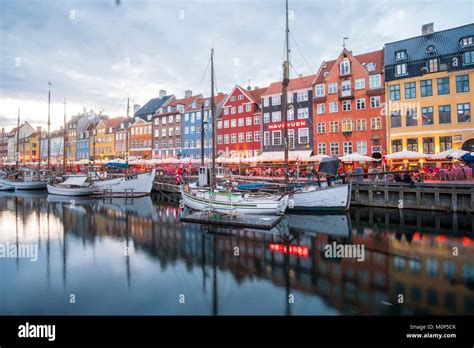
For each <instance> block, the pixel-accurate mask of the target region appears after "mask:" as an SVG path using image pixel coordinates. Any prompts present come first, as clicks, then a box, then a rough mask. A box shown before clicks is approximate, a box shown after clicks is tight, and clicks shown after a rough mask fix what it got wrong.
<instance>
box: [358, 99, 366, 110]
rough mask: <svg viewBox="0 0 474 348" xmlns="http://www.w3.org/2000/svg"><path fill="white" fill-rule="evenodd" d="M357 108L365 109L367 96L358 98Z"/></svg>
mask: <svg viewBox="0 0 474 348" xmlns="http://www.w3.org/2000/svg"><path fill="white" fill-rule="evenodd" d="M356 109H357V110H363V109H365V98H360V99H357V100H356Z"/></svg>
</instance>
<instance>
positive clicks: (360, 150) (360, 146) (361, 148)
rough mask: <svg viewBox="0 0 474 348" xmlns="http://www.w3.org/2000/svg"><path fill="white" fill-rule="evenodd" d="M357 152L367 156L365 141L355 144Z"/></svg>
mask: <svg viewBox="0 0 474 348" xmlns="http://www.w3.org/2000/svg"><path fill="white" fill-rule="evenodd" d="M357 152H358V153H361V154H363V155H367V141H364V140H359V141H358V142H357Z"/></svg>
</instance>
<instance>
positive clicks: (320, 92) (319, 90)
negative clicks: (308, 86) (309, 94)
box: [314, 83, 325, 97]
mask: <svg viewBox="0 0 474 348" xmlns="http://www.w3.org/2000/svg"><path fill="white" fill-rule="evenodd" d="M314 93H315V94H316V97H324V95H325V94H324V84H323V83H321V84H319V85H315V86H314Z"/></svg>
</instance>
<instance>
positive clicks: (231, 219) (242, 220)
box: [180, 212, 282, 230]
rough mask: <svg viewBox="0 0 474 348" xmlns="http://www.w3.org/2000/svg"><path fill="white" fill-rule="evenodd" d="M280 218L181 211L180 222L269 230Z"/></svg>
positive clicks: (278, 216)
mask: <svg viewBox="0 0 474 348" xmlns="http://www.w3.org/2000/svg"><path fill="white" fill-rule="evenodd" d="M281 219H282V216H280V215H275V216H274V215H268V216H267V215H235V216H232V215H224V214H218V213H212V212H192V213H187V214H185V213H183V215H182V216H181V219H180V220H181V221H182V222H192V223H198V224H209V225H221V226H234V227H243V228H255V229H260V230H270V229H272V228H273V227H275V225H276V224H278V223H279V222H280V221H281Z"/></svg>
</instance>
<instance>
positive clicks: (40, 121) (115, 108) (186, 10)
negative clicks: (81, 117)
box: [0, 0, 474, 129]
mask: <svg viewBox="0 0 474 348" xmlns="http://www.w3.org/2000/svg"><path fill="white" fill-rule="evenodd" d="M290 11H292V12H291V14H292V19H291V20H290V30H291V32H292V36H293V37H294V39H295V41H296V43H297V45H298V47H299V48H300V49H301V51H302V53H303V55H304V58H306V61H307V62H308V63H307V62H306V61H305V59H304V58H303V56H302V54H300V52H299V50H298V49H297V47H296V45H295V42H294V41H293V40H291V46H292V57H291V60H292V65H293V67H294V69H292V71H291V73H292V75H293V76H296V75H297V74H300V73H301V74H310V73H314V72H315V71H316V70H317V69H318V67H319V65H320V63H321V61H322V60H324V59H334V58H335V57H336V56H337V55H338V54H339V52H340V50H341V49H342V37H343V36H349V38H350V39H349V41H348V43H347V47H348V48H349V49H350V50H352V51H353V52H354V53H355V54H359V53H364V52H368V51H372V50H377V49H381V48H382V47H383V44H384V43H385V42H390V41H396V40H400V39H404V38H408V37H411V36H416V35H419V34H420V32H421V25H422V24H424V23H428V22H435V30H442V29H447V28H451V27H455V26H460V25H463V24H467V23H472V22H474V0H451V1H448V0H445V1H436V0H435V1H433V0H430V1H425V0H419V1H381V0H370V1H369V0H352V1H350V0H333V1H318V0H290ZM283 38H284V0H239V1H238V0H186V1H184V0H182V1H173V0H149V1H144V0H138V1H137V0H120V4H119V5H117V4H116V0H97V1H93V0H80V1H79V0H76V1H73V0H63V1H48V0H45V1H40V0H0V46H1V54H0V127H6V128H7V129H9V128H10V127H13V126H14V125H15V124H16V114H17V108H18V107H20V108H21V115H22V120H28V121H30V122H31V123H33V124H34V125H42V126H44V125H45V124H46V119H47V93H48V81H51V82H52V84H53V87H52V102H53V105H52V123H53V128H58V127H59V125H60V124H61V122H62V121H61V120H62V114H63V106H62V102H63V99H64V98H67V100H68V114H69V115H72V114H76V113H78V112H79V111H81V110H82V107H83V106H85V107H87V108H88V109H91V108H93V109H95V110H96V111H98V110H103V112H104V113H105V114H108V115H111V116H118V115H124V114H125V108H126V101H125V98H126V97H130V98H131V100H132V102H133V103H138V104H141V105H143V104H144V103H145V102H146V101H147V100H148V99H150V98H152V97H156V96H157V94H158V90H160V89H165V90H166V91H167V92H168V93H169V94H171V93H173V94H176V96H177V97H182V96H183V94H184V90H185V89H191V90H192V91H193V92H195V93H203V94H205V95H209V89H210V88H209V76H208V74H207V75H206V76H205V79H204V82H203V83H201V81H202V77H203V73H204V69H205V67H206V65H207V63H208V60H209V54H210V49H211V47H214V49H215V71H216V78H217V88H218V90H219V91H222V92H229V91H230V89H231V88H232V86H233V85H235V84H240V85H242V86H247V84H248V80H249V79H251V82H250V83H251V85H252V86H259V87H263V86H266V85H268V84H269V83H270V82H273V81H277V80H279V79H280V78H281V73H282V72H281V63H282V57H283Z"/></svg>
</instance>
